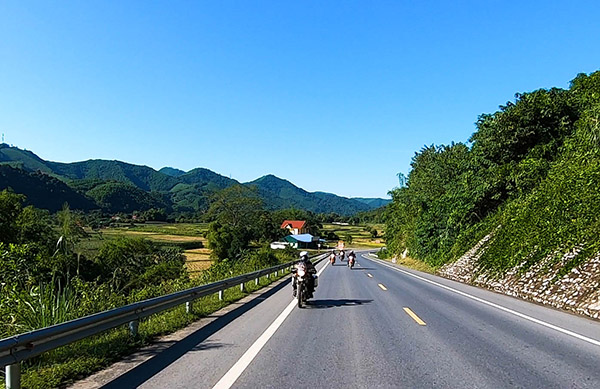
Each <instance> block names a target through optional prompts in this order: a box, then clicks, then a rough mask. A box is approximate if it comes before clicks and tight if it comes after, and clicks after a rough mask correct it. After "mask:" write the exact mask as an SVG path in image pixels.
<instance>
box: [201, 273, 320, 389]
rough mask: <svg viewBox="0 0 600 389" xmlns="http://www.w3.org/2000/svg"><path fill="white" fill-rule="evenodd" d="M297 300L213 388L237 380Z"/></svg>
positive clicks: (226, 388)
mask: <svg viewBox="0 0 600 389" xmlns="http://www.w3.org/2000/svg"><path fill="white" fill-rule="evenodd" d="M326 268H327V266H323V267H322V268H321V270H319V272H318V273H317V276H319V275H321V273H323V271H324V270H325V269H326ZM296 304H297V301H296V299H293V300H292V301H291V302H290V303H289V305H288V306H287V307H285V309H284V310H283V312H281V313H280V314H279V316H278V317H277V319H275V321H273V323H271V325H270V326H269V327H268V328H267V329H266V330H265V332H263V334H262V335H261V336H259V337H258V339H256V341H255V342H254V343H253V344H252V346H250V348H249V349H248V350H247V351H246V352H245V353H244V355H242V357H241V358H240V359H239V360H238V361H237V362H236V363H235V364H234V365H233V366H232V367H231V369H229V371H228V372H227V373H225V375H224V376H223V377H221V379H220V380H219V382H217V383H216V384H215V386H213V389H229V388H231V386H232V385H233V384H234V383H235V381H237V379H238V378H239V377H240V375H242V373H243V372H244V370H246V368H247V367H248V365H250V363H251V362H252V361H253V360H254V358H255V357H256V356H257V355H258V353H259V352H260V350H261V349H262V348H263V347H264V346H265V344H267V342H268V341H269V339H271V337H272V336H273V334H275V331H277V329H278V328H279V327H280V326H281V325H282V324H283V321H284V320H285V319H286V318H287V317H288V316H289V315H290V313H292V311H293V310H294V306H296Z"/></svg>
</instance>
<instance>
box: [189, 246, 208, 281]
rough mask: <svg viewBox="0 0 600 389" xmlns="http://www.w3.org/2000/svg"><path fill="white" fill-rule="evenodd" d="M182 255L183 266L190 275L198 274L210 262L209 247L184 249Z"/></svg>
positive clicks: (206, 267)
mask: <svg viewBox="0 0 600 389" xmlns="http://www.w3.org/2000/svg"><path fill="white" fill-rule="evenodd" d="M183 255H185V266H186V267H187V270H188V272H189V273H190V275H191V276H192V277H193V276H198V274H200V272H202V271H203V270H206V269H208V268H209V267H210V265H211V264H212V260H211V259H210V249H206V248H204V249H193V250H185V251H184V252H183Z"/></svg>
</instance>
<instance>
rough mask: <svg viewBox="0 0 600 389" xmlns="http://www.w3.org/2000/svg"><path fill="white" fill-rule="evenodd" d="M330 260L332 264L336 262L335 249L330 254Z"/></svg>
mask: <svg viewBox="0 0 600 389" xmlns="http://www.w3.org/2000/svg"><path fill="white" fill-rule="evenodd" d="M329 262H331V263H332V264H333V263H334V262H335V250H331V254H329Z"/></svg>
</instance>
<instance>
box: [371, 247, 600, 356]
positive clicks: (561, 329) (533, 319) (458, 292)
mask: <svg viewBox="0 0 600 389" xmlns="http://www.w3.org/2000/svg"><path fill="white" fill-rule="evenodd" d="M367 259H370V260H371V261H375V262H377V263H379V264H380V265H382V266H386V267H389V268H390V269H392V270H396V271H398V272H400V273H404V274H406V275H408V276H411V277H414V278H417V279H419V280H421V281H425V282H428V283H430V284H433V285H435V286H439V287H440V288H442V289H446V290H449V291H451V292H454V293H456V294H459V295H461V296H464V297H467V298H470V299H471V300H475V301H478V302H480V303H482V304H486V305H489V306H490V307H494V308H497V309H499V310H501V311H504V312H507V313H510V314H512V315H515V316H518V317H520V318H521V319H525V320H529V321H530V322H533V323H536V324H539V325H541V326H544V327H547V328H550V329H553V330H555V331H558V332H561V333H563V334H565V335H569V336H572V337H574V338H577V339H579V340H583V341H584V342H588V343H591V344H593V345H596V346H600V341H599V340H596V339H592V338H588V337H587V336H584V335H580V334H578V333H576V332H573V331H569V330H567V329H564V328H561V327H558V326H555V325H554V324H550V323H546V322H545V321H542V320H539V319H536V318H534V317H531V316H528V315H525V314H523V313H520V312H517V311H513V310H512V309H510V308H506V307H503V306H502V305H498V304H496V303H492V302H490V301H487V300H484V299H482V298H479V297H476V296H472V295H470V294H468V293H465V292H461V291H460V290H457V289H454V288H451V287H449V286H446V285H443V284H440V283H439V282H435V281H431V280H428V279H427V278H425V277H421V276H418V275H416V274H412V273H410V272H407V271H406V270H402V269H399V268H397V267H394V266H390V265H388V264H386V263H382V262H381V260H380V259H378V260H376V259H374V258H367Z"/></svg>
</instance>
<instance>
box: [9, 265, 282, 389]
mask: <svg viewBox="0 0 600 389" xmlns="http://www.w3.org/2000/svg"><path fill="white" fill-rule="evenodd" d="M287 274H289V272H287V271H286V272H285V274H283V275H281V276H273V275H271V277H270V278H266V277H261V278H260V280H259V285H255V282H254V281H250V282H247V283H246V284H245V287H246V291H247V292H241V290H240V288H239V286H237V287H232V288H230V289H227V290H225V292H224V299H223V301H219V299H218V296H217V295H216V294H213V295H210V296H205V297H202V298H199V299H197V300H196V301H195V302H194V303H193V310H192V313H186V312H185V306H184V305H181V306H178V307H176V308H173V309H171V310H168V311H166V312H163V313H160V314H156V315H153V316H150V317H148V318H146V319H143V320H141V321H140V326H139V335H138V336H137V337H135V338H133V337H131V336H130V334H129V331H128V329H127V326H126V325H123V326H120V327H118V328H115V329H112V330H109V331H107V332H105V333H103V334H100V335H97V336H93V337H90V338H87V339H84V340H81V341H79V342H75V343H73V344H70V345H68V346H64V347H61V348H59V349H56V350H53V351H50V352H48V353H45V354H42V355H40V356H38V357H36V358H33V359H32V360H29V361H27V362H25V363H23V375H22V387H23V388H44V389H45V388H56V387H64V386H66V385H68V384H71V383H73V382H74V381H76V380H78V379H82V378H85V377H87V376H89V375H91V374H93V373H95V372H97V371H100V370H102V369H103V368H106V367H108V366H109V365H111V364H112V363H114V362H116V361H118V360H120V359H122V358H123V357H124V356H126V355H129V354H131V353H133V352H134V351H136V350H138V349H140V348H141V347H143V346H145V345H148V344H150V343H152V341H154V340H156V339H157V338H158V337H160V336H162V335H166V334H169V333H172V332H174V331H176V330H178V329H181V328H184V327H185V326H187V325H189V324H191V323H193V322H194V321H197V320H199V319H201V318H202V317H206V316H208V315H209V314H211V313H214V312H216V311H218V310H219V309H221V308H223V307H225V306H227V305H229V304H231V303H233V302H235V301H238V300H240V299H241V298H243V297H245V296H247V295H248V294H249V293H251V292H254V291H257V290H259V289H261V288H263V287H265V286H267V285H269V284H271V283H272V282H274V281H276V280H278V279H280V278H282V277H285V276H286V275H287ZM73 356H77V357H76V358H74V357H73ZM0 388H5V386H4V382H2V383H0Z"/></svg>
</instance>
